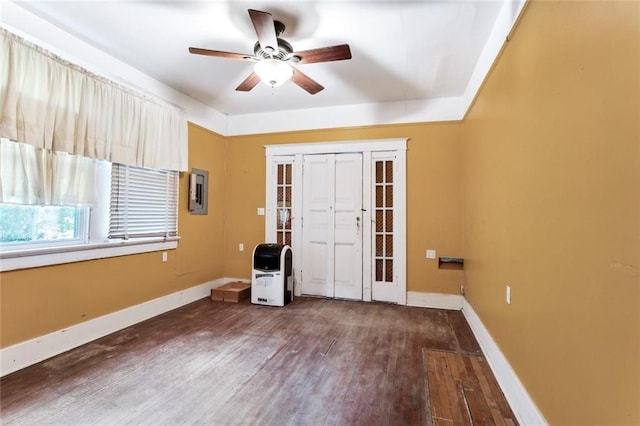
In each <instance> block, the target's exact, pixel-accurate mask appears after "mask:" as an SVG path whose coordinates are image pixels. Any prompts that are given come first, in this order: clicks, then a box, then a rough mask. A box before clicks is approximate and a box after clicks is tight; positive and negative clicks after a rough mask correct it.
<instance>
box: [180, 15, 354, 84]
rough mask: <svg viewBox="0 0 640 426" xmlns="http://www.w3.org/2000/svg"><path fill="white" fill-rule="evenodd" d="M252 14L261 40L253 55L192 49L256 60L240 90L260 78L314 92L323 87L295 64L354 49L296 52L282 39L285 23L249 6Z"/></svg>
mask: <svg viewBox="0 0 640 426" xmlns="http://www.w3.org/2000/svg"><path fill="white" fill-rule="evenodd" d="M249 16H250V17H251V22H252V23H253V27H254V28H255V30H256V34H257V36H258V41H257V42H256V44H255V45H254V47H253V55H245V54H242V53H233V52H223V51H220V50H209V49H201V48H198V47H190V48H189V52H190V53H193V54H196V55H207V56H214V57H218V58H225V59H239V60H242V61H253V62H255V66H254V71H253V72H252V73H251V74H249V76H248V77H247V78H246V79H245V80H244V81H243V82H242V83H240V85H239V86H238V87H236V90H238V91H242V92H248V91H249V90H251V89H253V88H254V87H255V86H256V85H257V84H258V82H260V81H263V82H264V83H266V84H268V85H269V86H271V87H276V86H280V85H281V84H283V83H285V82H286V81H287V80H289V79H290V80H291V81H293V82H294V83H295V84H297V85H298V86H300V87H301V88H303V89H304V90H306V91H307V92H309V93H310V94H312V95H315V94H316V93H318V92H319V91H321V90H322V89H324V87H323V86H322V85H320V84H319V83H318V82H316V81H315V80H313V79H312V78H311V77H309V76H308V75H306V74H304V73H303V72H302V71H300V70H299V69H297V68H295V67H294V66H293V65H292V64H312V63H319V62H330V61H341V60H345V59H351V49H349V45H348V44H340V45H337V46H329V47H320V48H317V49H310V50H303V51H300V52H294V50H293V47H291V44H289V42H287V41H286V40H284V39H281V38H280V35H281V34H282V33H283V32H284V29H285V26H284V24H283V23H282V22H280V21H275V20H274V19H273V17H272V16H271V14H270V13H267V12H261V11H259V10H253V9H249Z"/></svg>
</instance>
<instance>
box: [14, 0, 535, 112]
mask: <svg viewBox="0 0 640 426" xmlns="http://www.w3.org/2000/svg"><path fill="white" fill-rule="evenodd" d="M13 3H14V4H17V5H19V6H20V7H21V8H23V9H25V10H27V11H29V12H30V13H32V14H34V15H37V16H38V17H40V18H43V19H45V20H46V21H48V22H49V23H51V24H53V25H55V26H56V27H58V28H60V29H62V30H64V31H65V32H68V33H70V34H71V35H72V36H74V37H75V38H77V39H80V40H82V41H84V42H86V43H88V44H89V45H91V46H93V47H95V48H97V49H99V50H101V51H103V52H105V53H107V54H109V55H111V56H113V57H115V58H117V59H119V60H120V61H122V62H124V63H126V64H129V65H131V66H132V67H134V68H137V69H138V70H140V71H142V72H143V73H145V74H147V75H148V76H151V77H152V78H153V79H155V80H158V81H159V82H161V83H163V84H165V85H167V86H169V87H171V88H173V89H175V90H177V91H179V92H181V93H183V94H186V95H188V96H190V97H192V98H194V99H196V100H198V101H200V102H201V103H203V104H205V105H207V106H209V107H211V108H213V109H214V110H216V111H217V112H219V113H222V114H223V115H225V116H227V117H233V116H238V117H242V116H244V115H247V114H249V115H250V116H251V117H254V118H255V117H257V116H259V115H260V114H266V115H265V117H271V116H273V114H274V112H281V111H300V110H312V111H323V110H328V109H331V108H336V107H338V110H337V111H343V112H348V111H351V112H356V113H357V111H356V110H355V109H353V108H354V106H356V107H357V106H367V108H368V109H369V110H371V108H372V107H375V106H377V105H387V106H390V105H391V106H394V105H395V108H396V109H398V105H404V106H403V107H402V108H401V109H403V110H404V111H407V109H408V107H407V105H411V109H422V108H423V107H424V106H425V105H436V106H437V105H449V104H451V102H452V101H454V105H456V107H455V108H458V109H460V108H462V109H464V110H466V108H467V107H468V104H469V103H470V102H471V100H472V98H473V96H474V95H475V92H476V90H477V88H478V87H479V86H480V84H481V81H482V78H483V77H484V75H485V74H486V72H487V71H488V69H489V68H490V66H491V63H492V62H493V60H494V59H495V57H496V55H497V53H498V50H499V48H500V46H501V45H502V42H503V41H504V37H505V36H506V34H508V31H509V30H510V29H511V26H512V25H513V22H514V21H515V19H516V17H517V14H518V13H519V11H520V10H521V5H522V3H523V2H522V1H509V0H495V1H491V0H478V1H470V0H469V1H371V0H369V1H357V0H344V1H337V0H336V1H309V2H302V1H261V0H256V1H228V0H227V1H223V0H218V1H138V0H125V1H86V0H73V1H55V0H48V1H36V2H22V1H18V2H13ZM249 8H252V9H258V10H262V11H266V12H270V13H271V14H272V15H273V17H274V19H277V20H280V21H282V22H283V23H284V24H285V25H286V30H285V32H284V34H282V35H281V38H284V39H286V40H287V41H289V42H290V43H291V44H292V45H293V48H294V50H296V51H300V50H306V49H311V48H316V47H325V46H331V45H336V44H342V43H348V44H349V45H350V47H351V52H352V59H351V60H347V61H338V62H328V63H317V64H306V65H298V67H299V69H300V70H301V71H303V72H304V73H305V74H307V75H308V76H310V77H311V78H313V79H314V80H316V81H317V82H319V83H320V84H322V85H323V86H324V87H325V89H324V90H323V91H321V92H319V93H318V94H316V95H310V94H308V93H307V92H305V91H304V90H302V89H301V88H299V87H298V86H296V85H295V84H293V83H291V82H288V83H286V84H285V85H283V86H281V87H277V88H271V87H269V86H267V85H264V84H259V85H258V86H256V87H255V88H254V89H253V90H252V91H250V92H238V91H235V87H236V86H238V84H239V83H240V82H241V81H242V80H244V79H245V77H246V76H247V75H248V74H249V73H250V72H251V71H252V67H253V64H252V63H251V62H245V61H236V60H229V59H220V58H214V57H208V56H201V55H192V54H190V53H189V52H188V50H187V49H188V47H191V46H193V47H201V48H206V49H215V50H223V51H230V52H239V53H248V54H252V53H253V45H254V43H255V41H256V39H257V37H256V34H255V30H254V29H253V26H252V24H251V21H250V19H249V15H248V13H247V9H249ZM505 23H506V24H505ZM44 41H47V40H44ZM416 106H417V108H416ZM327 108H328V109H327ZM340 108H342V109H340ZM350 108H351V109H350ZM318 109H319V110H318ZM269 114H271V115H269ZM455 114H458V115H460V111H457V112H455V113H454V114H453V115H455ZM462 114H464V111H462ZM396 115H397V114H396ZM400 115H401V114H400ZM441 116H442V113H440V114H439V113H436V114H435V117H436V118H439V117H441ZM444 116H445V118H446V117H448V116H449V115H448V114H444ZM412 117H413V118H412ZM396 118H397V117H396ZM452 118H453V117H452ZM458 118H461V117H458ZM416 119H417V120H418V121H419V120H421V118H420V117H415V116H414V115H412V114H410V113H407V117H406V119H402V118H398V119H397V121H400V122H401V121H416ZM383 121H385V120H383ZM386 121H390V119H389V118H387V119H386ZM391 121H393V120H391ZM363 124H368V123H363Z"/></svg>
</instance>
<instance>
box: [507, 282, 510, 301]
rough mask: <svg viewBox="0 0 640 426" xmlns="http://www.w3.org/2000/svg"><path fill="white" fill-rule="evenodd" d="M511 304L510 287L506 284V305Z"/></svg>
mask: <svg viewBox="0 0 640 426" xmlns="http://www.w3.org/2000/svg"><path fill="white" fill-rule="evenodd" d="M510 304H511V287H510V286H507V305H510Z"/></svg>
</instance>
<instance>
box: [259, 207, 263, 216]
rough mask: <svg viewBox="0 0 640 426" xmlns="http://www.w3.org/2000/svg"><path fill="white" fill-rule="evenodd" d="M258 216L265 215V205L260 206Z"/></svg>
mask: <svg viewBox="0 0 640 426" xmlns="http://www.w3.org/2000/svg"><path fill="white" fill-rule="evenodd" d="M258 216H264V207H258Z"/></svg>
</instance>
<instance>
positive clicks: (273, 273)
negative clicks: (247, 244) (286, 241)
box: [251, 244, 293, 306]
mask: <svg viewBox="0 0 640 426" xmlns="http://www.w3.org/2000/svg"><path fill="white" fill-rule="evenodd" d="M291 259H292V255H291V247H289V246H287V245H283V244H258V245H257V246H256V247H255V248H254V249H253V271H252V275H251V303H254V304H256V305H269V306H284V305H286V304H287V303H289V302H291V301H292V300H293V274H292V272H293V267H292V263H291Z"/></svg>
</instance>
